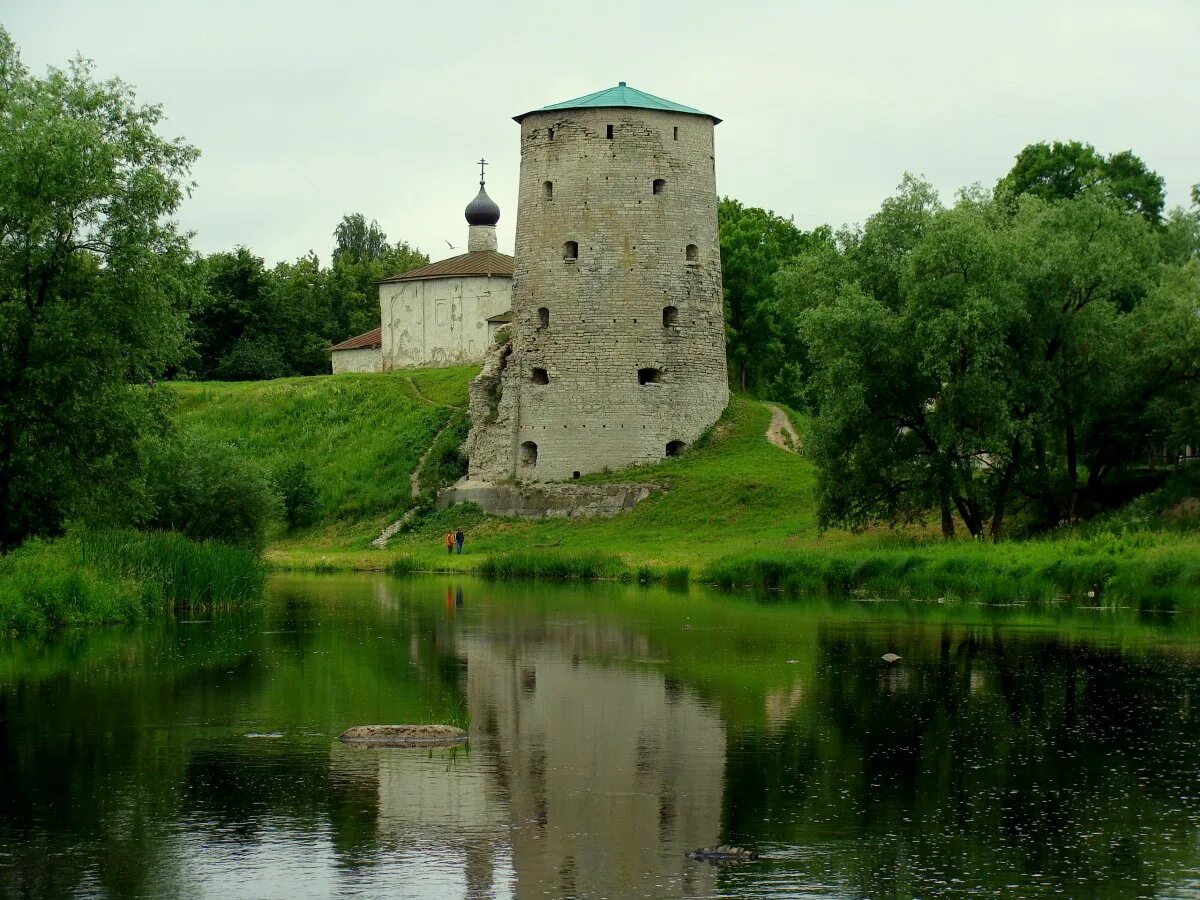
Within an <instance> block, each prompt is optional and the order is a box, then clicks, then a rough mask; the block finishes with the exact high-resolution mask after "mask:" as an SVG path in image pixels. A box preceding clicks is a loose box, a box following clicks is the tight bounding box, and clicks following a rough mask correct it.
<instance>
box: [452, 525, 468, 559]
mask: <svg viewBox="0 0 1200 900" xmlns="http://www.w3.org/2000/svg"><path fill="white" fill-rule="evenodd" d="M466 539H467V536H466V535H465V534H463V530H462V526H461V525H459V526H458V528H457V529H455V531H454V543H456V544H457V545H458V555H459V556H462V545H463V541H465V540H466Z"/></svg>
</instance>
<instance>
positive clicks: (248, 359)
mask: <svg viewBox="0 0 1200 900" xmlns="http://www.w3.org/2000/svg"><path fill="white" fill-rule="evenodd" d="M286 372H287V366H285V365H284V362H283V357H282V356H281V355H280V353H279V348H278V347H276V346H275V344H274V342H272V341H269V340H265V339H262V338H259V339H254V340H252V339H249V338H246V337H242V338H239V339H238V342H237V343H236V344H234V345H233V349H232V350H230V351H229V352H228V353H226V354H225V355H224V356H223V357H221V362H220V363H219V364H218V365H217V368H216V371H215V372H214V373H213V375H214V377H216V378H217V379H219V380H220V381H263V380H267V379H270V378H282V377H283V376H284V374H286Z"/></svg>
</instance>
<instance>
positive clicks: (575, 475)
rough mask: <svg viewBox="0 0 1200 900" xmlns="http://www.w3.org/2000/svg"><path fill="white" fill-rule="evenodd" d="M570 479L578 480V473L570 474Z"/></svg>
mask: <svg viewBox="0 0 1200 900" xmlns="http://www.w3.org/2000/svg"><path fill="white" fill-rule="evenodd" d="M571 477H572V478H578V477H579V473H578V472H572V473H571Z"/></svg>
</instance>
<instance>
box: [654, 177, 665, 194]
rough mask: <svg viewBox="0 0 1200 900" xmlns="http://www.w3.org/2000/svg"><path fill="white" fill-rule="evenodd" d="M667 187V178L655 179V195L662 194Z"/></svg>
mask: <svg viewBox="0 0 1200 900" xmlns="http://www.w3.org/2000/svg"><path fill="white" fill-rule="evenodd" d="M666 187H667V180H666V179H665V178H655V179H654V193H656V194H661V193H662V192H663V191H664V190H665V189H666Z"/></svg>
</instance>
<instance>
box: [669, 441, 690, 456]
mask: <svg viewBox="0 0 1200 900" xmlns="http://www.w3.org/2000/svg"><path fill="white" fill-rule="evenodd" d="M686 446H687V444H685V443H684V442H683V441H671V442H670V443H669V444H667V456H678V455H679V454H680V453H682V452H683V448H684V447H686Z"/></svg>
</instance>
